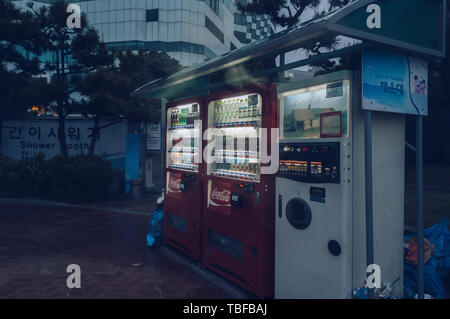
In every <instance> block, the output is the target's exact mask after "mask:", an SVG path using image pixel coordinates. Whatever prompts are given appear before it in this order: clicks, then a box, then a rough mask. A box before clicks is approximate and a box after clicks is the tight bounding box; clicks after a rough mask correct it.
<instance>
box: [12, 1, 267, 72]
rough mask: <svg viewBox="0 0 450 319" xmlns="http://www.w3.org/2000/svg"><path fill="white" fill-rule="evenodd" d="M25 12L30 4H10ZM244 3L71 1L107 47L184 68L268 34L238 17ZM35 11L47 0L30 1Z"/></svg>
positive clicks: (263, 25) (261, 21) (263, 24)
mask: <svg viewBox="0 0 450 319" xmlns="http://www.w3.org/2000/svg"><path fill="white" fill-rule="evenodd" d="M12 1H13V3H15V4H16V6H17V7H19V8H25V9H26V8H27V6H26V4H27V2H30V0H12ZM247 1H248V0H72V1H68V2H70V3H77V4H78V5H79V6H80V7H81V11H82V12H83V13H85V14H86V15H87V19H88V21H89V23H90V24H91V25H92V26H93V27H95V28H96V29H97V30H98V32H99V34H100V37H101V39H102V41H103V42H105V43H106V44H107V45H108V46H109V47H111V48H118V49H144V50H149V51H162V52H166V53H168V54H169V55H170V56H171V57H173V58H175V59H177V60H178V61H180V63H181V64H182V65H185V66H189V65H193V64H197V63H201V62H203V61H204V60H205V59H208V58H213V57H215V56H218V55H222V54H224V53H227V52H229V51H230V50H234V49H236V48H240V47H242V46H243V45H245V44H248V43H251V42H253V41H255V40H259V39H262V38H264V37H266V36H269V35H271V34H273V32H274V31H273V27H272V24H271V22H270V19H269V17H268V16H261V15H244V14H242V13H240V12H239V10H238V9H237V4H236V2H241V3H245V2H247ZM31 2H33V3H34V6H35V8H38V7H39V6H41V5H48V4H50V3H51V2H52V0H33V1H31Z"/></svg>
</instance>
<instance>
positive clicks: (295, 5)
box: [238, 0, 352, 71]
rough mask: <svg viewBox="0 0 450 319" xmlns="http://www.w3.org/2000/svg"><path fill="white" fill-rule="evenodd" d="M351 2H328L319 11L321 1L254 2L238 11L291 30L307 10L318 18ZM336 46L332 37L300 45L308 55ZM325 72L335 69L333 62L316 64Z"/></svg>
mask: <svg viewBox="0 0 450 319" xmlns="http://www.w3.org/2000/svg"><path fill="white" fill-rule="evenodd" d="M351 1H352V0H328V4H329V6H328V9H327V10H319V5H320V4H321V3H322V2H324V1H322V0H254V1H252V2H251V3H248V4H245V5H243V4H241V3H239V4H238V7H239V9H240V10H242V11H243V12H245V13H250V14H252V13H253V14H267V15H269V16H270V17H271V20H272V22H273V23H274V24H276V25H278V26H280V27H283V28H291V27H295V26H296V25H299V24H301V23H302V22H304V21H303V19H304V18H303V17H302V14H303V13H305V12H306V11H307V10H313V11H314V16H313V18H318V17H320V16H322V15H324V14H326V13H328V12H330V11H332V10H335V9H337V8H340V7H343V6H345V5H347V4H349V3H350V2H351ZM337 44H338V40H337V39H336V37H333V36H321V37H319V38H315V39H313V40H311V41H307V42H305V43H303V44H302V48H303V49H305V50H306V53H307V54H308V55H317V54H320V53H321V52H322V51H323V50H324V49H325V50H330V49H334V48H335V47H336V46H337ZM318 66H320V67H321V68H323V69H324V70H326V71H331V70H333V69H334V68H335V67H336V62H335V61H324V62H320V63H319V64H318Z"/></svg>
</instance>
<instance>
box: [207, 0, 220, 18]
mask: <svg viewBox="0 0 450 319" xmlns="http://www.w3.org/2000/svg"><path fill="white" fill-rule="evenodd" d="M204 1H205V2H206V3H207V4H208V5H209V7H210V8H211V9H212V10H213V11H214V12H215V13H216V14H217V15H219V0H204Z"/></svg>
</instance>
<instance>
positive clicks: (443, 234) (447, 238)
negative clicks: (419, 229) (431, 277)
mask: <svg viewBox="0 0 450 319" xmlns="http://www.w3.org/2000/svg"><path fill="white" fill-rule="evenodd" d="M448 225H449V220H448V218H444V219H442V220H441V221H440V222H439V223H437V224H435V225H433V226H431V227H429V228H427V229H425V230H424V232H423V234H424V236H425V237H427V238H428V240H429V241H431V242H432V243H433V245H434V251H433V257H434V262H435V266H436V270H437V273H438V274H439V276H440V277H441V278H449V279H450V231H449V230H448Z"/></svg>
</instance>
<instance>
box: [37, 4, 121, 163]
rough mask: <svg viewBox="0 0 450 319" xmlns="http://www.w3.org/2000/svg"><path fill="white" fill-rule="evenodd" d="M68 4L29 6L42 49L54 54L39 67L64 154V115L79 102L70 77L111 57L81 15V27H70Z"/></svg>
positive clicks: (65, 151)
mask: <svg viewBox="0 0 450 319" xmlns="http://www.w3.org/2000/svg"><path fill="white" fill-rule="evenodd" d="M67 6H68V3H67V1H65V0H55V1H54V2H53V3H52V4H51V5H50V6H49V7H47V6H42V7H41V8H40V9H39V10H34V9H33V8H32V6H30V7H31V9H32V10H33V12H34V17H33V18H34V23H35V27H37V28H39V29H40V30H41V31H42V33H43V47H44V51H45V52H46V53H47V54H51V56H52V57H53V58H52V59H51V60H48V61H46V62H45V64H44V66H43V68H42V71H43V72H45V73H46V74H49V75H50V76H49V84H48V86H49V89H48V90H47V92H48V96H47V98H48V100H49V101H50V105H51V106H52V107H53V108H54V109H55V111H56V113H57V114H58V138H59V142H60V149H61V155H62V156H63V157H67V156H68V152H67V142H66V133H65V119H66V116H67V115H68V114H70V113H71V112H73V110H74V109H75V108H76V107H77V105H78V104H79V101H78V100H77V98H76V94H74V93H75V92H76V88H75V87H74V85H73V83H72V78H75V77H76V75H77V74H82V73H85V72H89V71H92V70H95V69H96V68H97V67H100V66H103V65H109V64H111V63H112V61H113V57H112V55H111V54H109V52H108V51H107V50H106V48H105V46H104V44H103V43H101V42H100V38H99V35H98V33H97V31H96V30H95V29H93V28H92V27H90V26H89V25H88V23H87V20H86V17H85V16H84V15H83V16H82V17H81V28H69V26H68V25H67V18H68V16H69V13H67V11H66V10H67Z"/></svg>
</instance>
